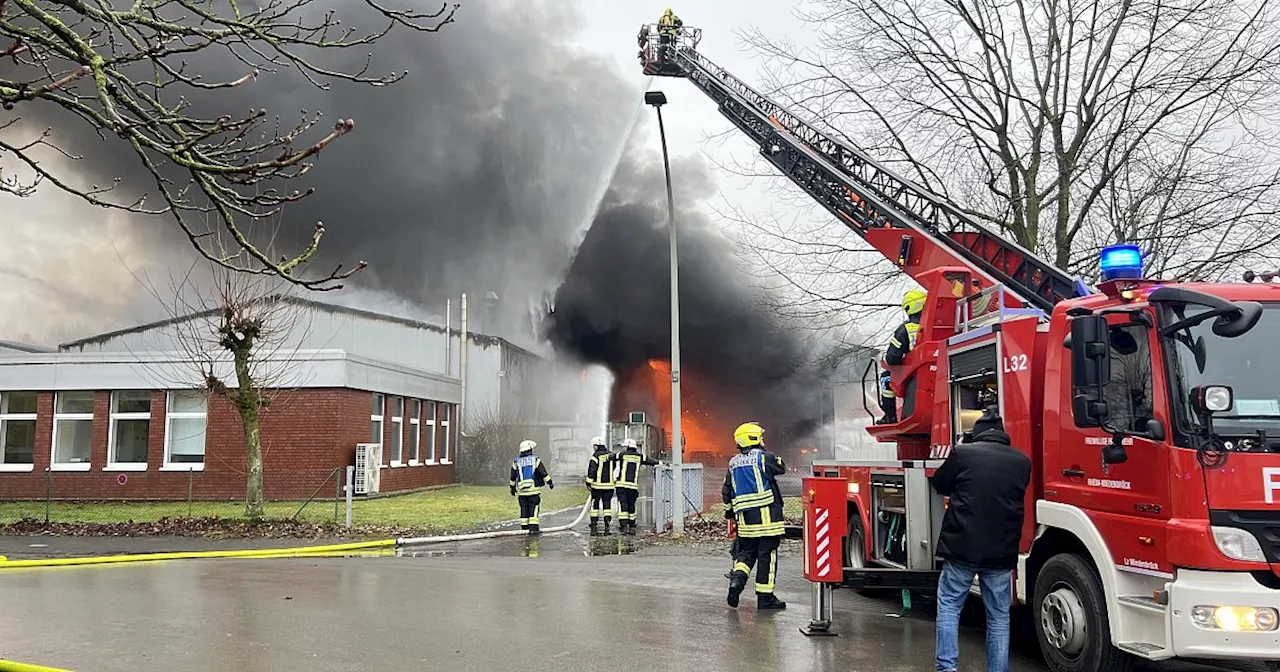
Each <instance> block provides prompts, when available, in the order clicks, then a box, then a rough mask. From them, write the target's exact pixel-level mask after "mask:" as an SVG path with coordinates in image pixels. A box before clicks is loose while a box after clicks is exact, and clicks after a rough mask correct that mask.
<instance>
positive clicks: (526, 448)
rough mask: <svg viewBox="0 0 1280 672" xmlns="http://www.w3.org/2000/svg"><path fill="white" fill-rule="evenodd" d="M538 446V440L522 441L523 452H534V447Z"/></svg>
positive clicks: (521, 450)
mask: <svg viewBox="0 0 1280 672" xmlns="http://www.w3.org/2000/svg"><path fill="white" fill-rule="evenodd" d="M537 447H538V443H537V442H536V441H531V440H529V439H525V440H524V441H521V442H520V452H522V453H532V452H533V449H534V448H537Z"/></svg>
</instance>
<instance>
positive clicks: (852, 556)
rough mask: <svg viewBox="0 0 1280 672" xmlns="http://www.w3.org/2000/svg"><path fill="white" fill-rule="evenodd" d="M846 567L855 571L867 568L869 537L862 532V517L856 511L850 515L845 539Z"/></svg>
mask: <svg viewBox="0 0 1280 672" xmlns="http://www.w3.org/2000/svg"><path fill="white" fill-rule="evenodd" d="M844 566H845V567H851V568H853V569H865V568H866V566H867V537H866V534H865V533H864V532H863V531H862V516H861V515H859V514H858V512H857V511H856V510H855V511H851V512H850V514H849V530H848V534H846V535H845V537H844Z"/></svg>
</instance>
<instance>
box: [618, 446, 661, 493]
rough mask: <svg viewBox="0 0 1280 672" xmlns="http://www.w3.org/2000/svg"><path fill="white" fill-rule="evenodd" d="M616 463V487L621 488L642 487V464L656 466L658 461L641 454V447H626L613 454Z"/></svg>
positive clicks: (634, 488) (632, 488) (633, 488)
mask: <svg viewBox="0 0 1280 672" xmlns="http://www.w3.org/2000/svg"><path fill="white" fill-rule="evenodd" d="M613 461H614V463H615V464H616V472H615V475H616V480H615V482H614V485H615V487H617V488H618V489H619V490H639V489H640V465H646V466H650V467H652V466H655V465H657V464H658V461H657V460H655V459H653V458H649V457H645V456H644V455H641V454H640V451H639V449H636V448H630V447H628V448H626V449H625V450H623V451H621V452H619V453H618V454H617V455H614V456H613Z"/></svg>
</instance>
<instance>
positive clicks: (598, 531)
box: [591, 523, 608, 537]
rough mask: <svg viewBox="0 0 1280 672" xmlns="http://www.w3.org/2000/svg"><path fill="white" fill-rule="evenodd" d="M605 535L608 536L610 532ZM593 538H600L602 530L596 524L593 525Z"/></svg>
mask: <svg viewBox="0 0 1280 672" xmlns="http://www.w3.org/2000/svg"><path fill="white" fill-rule="evenodd" d="M605 534H608V532H606V533H605ZM591 536H593V537H597V536H600V528H599V527H597V526H596V524H595V523H591Z"/></svg>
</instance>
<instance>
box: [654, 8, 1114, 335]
mask: <svg viewBox="0 0 1280 672" xmlns="http://www.w3.org/2000/svg"><path fill="white" fill-rule="evenodd" d="M700 37H701V31H698V30H697V29H694V28H683V29H682V30H681V33H680V35H679V36H677V37H675V38H674V39H672V40H671V41H670V42H666V43H664V42H662V39H661V36H660V35H659V31H658V29H657V27H656V26H651V27H649V29H648V30H642V32H641V40H640V41H641V46H642V52H641V59H642V61H643V62H644V64H645V73H646V74H650V75H656V76H672V77H685V78H688V79H689V81H691V82H693V83H694V85H696V86H697V87H698V88H699V89H701V90H702V91H703V92H704V93H706V94H707V95H708V96H709V97H710V98H711V99H712V100H714V101H715V102H716V103H717V105H719V107H720V112H721V113H722V114H724V115H725V116H726V117H728V118H729V120H730V121H732V122H733V123H734V125H736V126H737V127H738V128H739V129H741V130H742V131H743V132H744V133H746V134H747V135H748V136H750V137H751V139H752V140H754V141H755V142H756V143H757V144H759V145H760V148H761V152H762V153H763V154H764V156H765V158H767V159H768V160H769V161H770V162H771V163H773V164H774V165H775V166H777V167H778V169H779V170H781V171H782V172H783V174H784V175H786V176H787V177H789V178H790V179H791V180H792V181H793V182H795V183H796V184H797V185H799V186H800V187H801V188H803V189H804V190H805V191H806V192H808V193H809V195H811V196H812V197H813V198H814V199H816V200H817V201H818V202H819V203H821V204H822V205H823V206H824V207H825V208H826V209H827V210H829V211H830V212H831V213H832V214H834V215H835V216H836V217H838V218H840V219H841V221H843V222H844V223H845V224H846V225H848V226H849V228H851V229H852V230H853V231H855V232H856V233H858V235H859V236H861V237H862V238H863V239H864V240H866V241H867V242H868V243H870V244H871V245H872V246H873V247H875V248H876V249H877V250H879V251H880V252H881V253H882V254H884V255H885V256H886V257H887V258H889V259H890V260H891V261H894V262H895V263H896V264H897V265H898V266H899V267H900V268H902V270H903V271H904V272H905V273H907V274H908V275H910V276H911V277H912V278H917V279H918V278H919V276H920V275H921V274H922V273H925V272H928V271H930V270H933V269H937V268H940V267H943V266H963V267H967V268H970V269H972V270H973V271H974V272H976V274H977V275H978V276H979V277H980V278H981V280H979V284H981V285H982V287H980V288H981V289H987V288H990V287H993V286H995V285H997V284H1002V285H1004V288H1005V290H1006V291H1007V292H1009V293H1011V294H1012V295H1013V296H1012V297H1011V298H1013V299H1015V300H1017V301H1019V302H1021V303H1023V304H1025V305H1026V306H1028V307H1034V308H1038V309H1040V310H1043V311H1045V312H1049V311H1050V310H1051V309H1052V307H1053V305H1054V304H1056V303H1057V302H1059V301H1061V300H1063V299H1068V298H1072V297H1075V296H1083V295H1086V294H1088V293H1089V288H1088V287H1087V286H1085V285H1084V283H1083V282H1081V281H1080V280H1079V279H1076V278H1072V277H1071V276H1069V275H1067V274H1066V273H1065V272H1064V271H1062V270H1061V269H1059V268H1057V267H1055V266H1054V265H1053V264H1051V263H1050V262H1048V261H1046V260H1044V259H1042V258H1040V257H1039V256H1037V255H1036V254H1035V253H1033V252H1031V251H1030V250H1027V249H1026V248H1024V247H1022V246H1021V245H1019V244H1017V243H1015V242H1013V241H1011V240H1009V239H1007V238H1005V237H1003V236H1001V235H999V234H998V233H996V232H995V231H992V230H991V229H989V228H987V227H985V226H983V225H982V224H980V223H978V222H976V221H974V219H973V218H971V217H969V216H968V215H966V214H965V213H963V212H962V211H960V209H959V208H957V207H956V206H955V205H953V204H951V203H950V202H948V201H946V200H945V199H943V198H941V197H939V196H937V195H935V194H933V193H931V192H930V191H928V190H926V189H925V188H923V187H921V186H919V185H917V184H915V183H914V182H912V181H910V180H908V179H906V178H904V177H901V176H899V175H897V174H895V173H894V172H893V171H891V170H889V169H888V168H886V167H885V166H883V165H881V164H879V163H877V162H876V161H875V160H873V159H872V158H871V157H869V156H867V155H866V154H865V153H863V152H862V151H860V150H858V149H856V148H853V147H850V146H849V145H847V144H844V143H842V142H839V141H837V140H834V139H832V138H830V137H829V136H827V135H826V134H825V133H823V132H821V131H819V130H817V129H816V128H814V127H813V126H812V125H810V124H808V123H806V122H805V121H804V120H802V119H800V118H799V117H796V116H795V115H793V114H791V113H790V112H788V111H787V110H786V109H785V108H783V107H782V106H780V105H778V104H777V103H775V102H773V101H772V100H770V99H769V98H768V97H767V96H765V95H763V94H761V93H760V92H758V91H756V90H755V89H753V88H751V87H750V86H748V85H747V84H746V83H745V82H743V81H742V80H740V79H738V78H737V77H734V76H733V75H732V74H730V73H729V72H728V71H726V70H725V69H724V68H721V67H720V66H718V65H716V64H715V63H713V62H712V61H711V60H710V59H708V58H706V57H705V56H703V55H702V54H700V53H698V51H697V50H696V49H695V48H694V47H695V46H696V44H697V41H698V39H700ZM983 280H985V282H984V281H983Z"/></svg>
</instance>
